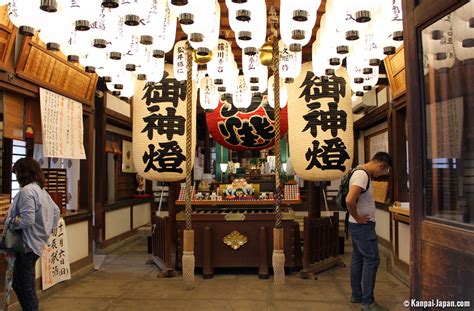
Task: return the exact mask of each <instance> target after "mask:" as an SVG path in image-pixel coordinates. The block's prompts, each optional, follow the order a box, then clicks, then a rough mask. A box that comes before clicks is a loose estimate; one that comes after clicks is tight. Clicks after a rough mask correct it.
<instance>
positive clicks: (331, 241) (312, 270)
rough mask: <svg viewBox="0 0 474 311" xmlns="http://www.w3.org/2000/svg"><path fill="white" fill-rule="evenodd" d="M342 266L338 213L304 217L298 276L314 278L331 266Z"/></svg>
mask: <svg viewBox="0 0 474 311" xmlns="http://www.w3.org/2000/svg"><path fill="white" fill-rule="evenodd" d="M336 265H338V266H344V263H343V262H342V261H341V259H340V258H339V213H338V212H335V213H334V215H333V216H330V217H323V218H314V219H311V218H309V217H305V218H304V244H303V269H302V270H301V271H300V273H299V276H300V277H302V278H312V279H316V276H315V275H316V274H317V273H319V272H321V271H324V270H327V269H329V268H331V267H333V266H336Z"/></svg>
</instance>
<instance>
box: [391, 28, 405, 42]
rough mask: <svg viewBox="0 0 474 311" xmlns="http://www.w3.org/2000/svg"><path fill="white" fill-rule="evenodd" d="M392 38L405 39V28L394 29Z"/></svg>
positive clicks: (396, 39) (395, 39)
mask: <svg viewBox="0 0 474 311" xmlns="http://www.w3.org/2000/svg"><path fill="white" fill-rule="evenodd" d="M392 38H393V40H394V41H403V30H397V31H394V32H393V34H392Z"/></svg>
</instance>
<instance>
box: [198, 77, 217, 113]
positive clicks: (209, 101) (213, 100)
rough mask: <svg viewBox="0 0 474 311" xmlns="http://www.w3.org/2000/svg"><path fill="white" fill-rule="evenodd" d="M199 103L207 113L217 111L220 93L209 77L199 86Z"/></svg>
mask: <svg viewBox="0 0 474 311" xmlns="http://www.w3.org/2000/svg"><path fill="white" fill-rule="evenodd" d="M199 103H200V104H201V107H202V109H204V110H205V111H206V112H208V111H212V110H214V109H216V107H217V105H218V104H219V92H217V89H216V86H215V85H214V83H213V82H212V78H211V77H209V75H206V76H205V77H204V79H202V80H201V83H200V85H199Z"/></svg>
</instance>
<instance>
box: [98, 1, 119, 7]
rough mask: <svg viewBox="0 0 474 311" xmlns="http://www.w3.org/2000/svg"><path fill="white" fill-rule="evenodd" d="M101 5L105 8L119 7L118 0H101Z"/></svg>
mask: <svg viewBox="0 0 474 311" xmlns="http://www.w3.org/2000/svg"><path fill="white" fill-rule="evenodd" d="M102 7H104V8H107V9H115V8H118V7H119V0H104V1H102Z"/></svg>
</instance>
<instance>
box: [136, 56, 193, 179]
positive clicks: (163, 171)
mask: <svg viewBox="0 0 474 311" xmlns="http://www.w3.org/2000/svg"><path fill="white" fill-rule="evenodd" d="M165 71H166V74H165V75H166V77H164V78H163V79H162V80H161V81H160V82H159V83H146V82H145V81H137V82H136V86H135V94H134V96H133V101H134V102H133V162H134V164H135V167H136V169H137V172H138V173H139V174H140V175H141V176H143V177H144V178H146V179H150V180H159V181H168V182H170V181H178V180H182V179H184V178H185V176H186V160H187V159H188V156H190V158H189V161H191V163H194V153H195V152H194V150H195V146H196V122H195V116H196V100H197V92H196V90H197V88H196V86H195V85H194V82H193V91H192V107H193V112H192V114H193V116H192V120H193V121H192V143H191V150H192V153H191V155H187V154H186V84H185V83H183V82H180V81H178V80H176V79H175V78H174V77H173V68H172V67H171V66H170V65H166V66H165ZM191 166H192V165H191Z"/></svg>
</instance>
